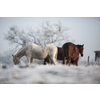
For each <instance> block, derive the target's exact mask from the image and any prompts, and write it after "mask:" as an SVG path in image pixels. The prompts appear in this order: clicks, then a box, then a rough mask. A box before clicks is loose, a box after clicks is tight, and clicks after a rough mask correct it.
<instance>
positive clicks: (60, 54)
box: [44, 42, 84, 66]
mask: <svg viewBox="0 0 100 100" xmlns="http://www.w3.org/2000/svg"><path fill="white" fill-rule="evenodd" d="M68 44H73V43H70V42H68V43H65V44H64V45H63V46H62V47H57V48H58V55H57V59H58V60H63V64H65V60H66V59H67V58H65V57H64V54H66V50H65V52H64V46H65V45H68ZM73 45H74V46H75V44H73ZM83 46H84V45H76V47H75V48H76V49H77V50H78V51H80V53H81V52H83V51H82V50H81V49H83V48H82V47H83ZM76 49H75V50H76ZM75 50H73V51H74V53H75V54H73V52H72V55H77V52H75ZM76 58H77V59H75V58H74V59H71V61H70V63H71V64H73V65H76V66H78V60H79V54H78V55H77V57H76ZM46 62H48V63H49V59H48V58H46V59H45V60H44V64H46ZM67 64H68V60H67Z"/></svg>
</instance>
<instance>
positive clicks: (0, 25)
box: [0, 17, 100, 61]
mask: <svg viewBox="0 0 100 100" xmlns="http://www.w3.org/2000/svg"><path fill="white" fill-rule="evenodd" d="M46 21H49V22H50V23H51V24H55V23H58V22H61V24H62V25H63V26H66V27H67V28H69V30H68V31H67V34H68V39H69V42H71V41H74V42H73V43H75V44H80V45H82V44H84V56H83V57H80V60H81V61H87V58H88V56H90V61H94V59H95V54H94V51H96V50H100V44H99V43H100V39H99V38H100V18H99V17H0V48H1V50H0V54H5V52H7V51H8V52H9V50H11V49H13V46H12V45H11V44H9V42H8V41H7V40H6V39H5V38H4V34H7V32H8V30H9V29H10V27H11V26H13V25H16V26H18V27H19V28H20V29H22V30H23V29H24V30H25V29H26V28H27V27H28V28H32V27H33V28H35V27H38V26H39V25H40V24H42V23H43V22H46ZM59 42H60V41H59ZM64 43H66V40H65V41H63V43H62V42H61V43H60V44H59V46H62V45H63V44H64ZM55 45H56V44H55ZM56 46H58V45H56Z"/></svg>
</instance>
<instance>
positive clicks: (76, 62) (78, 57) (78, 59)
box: [76, 57, 79, 66]
mask: <svg viewBox="0 0 100 100" xmlns="http://www.w3.org/2000/svg"><path fill="white" fill-rule="evenodd" d="M78 60H79V57H78V58H77V59H76V66H78Z"/></svg>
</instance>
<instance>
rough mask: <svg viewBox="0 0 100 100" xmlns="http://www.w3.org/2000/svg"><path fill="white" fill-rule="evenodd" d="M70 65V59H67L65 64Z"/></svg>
mask: <svg viewBox="0 0 100 100" xmlns="http://www.w3.org/2000/svg"><path fill="white" fill-rule="evenodd" d="M70 63H71V58H70V57H68V59H67V64H68V65H69V66H70Z"/></svg>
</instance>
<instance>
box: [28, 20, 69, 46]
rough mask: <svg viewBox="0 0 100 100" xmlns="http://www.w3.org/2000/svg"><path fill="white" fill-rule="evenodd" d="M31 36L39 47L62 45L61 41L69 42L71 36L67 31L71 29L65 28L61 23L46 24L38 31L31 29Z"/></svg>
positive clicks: (40, 26)
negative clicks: (51, 44)
mask: <svg viewBox="0 0 100 100" xmlns="http://www.w3.org/2000/svg"><path fill="white" fill-rule="evenodd" d="M28 30H29V36H30V37H32V38H33V41H34V43H36V44H38V45H46V44H50V43H53V44H54V43H58V44H59V43H60V42H61V41H66V42H67V41H68V38H69V35H68V33H67V31H68V30H69V28H67V27H66V26H63V25H62V24H61V22H58V23H56V24H50V22H49V21H48V22H45V23H42V24H41V25H39V26H38V27H37V28H36V29H34V28H31V29H28Z"/></svg>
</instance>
